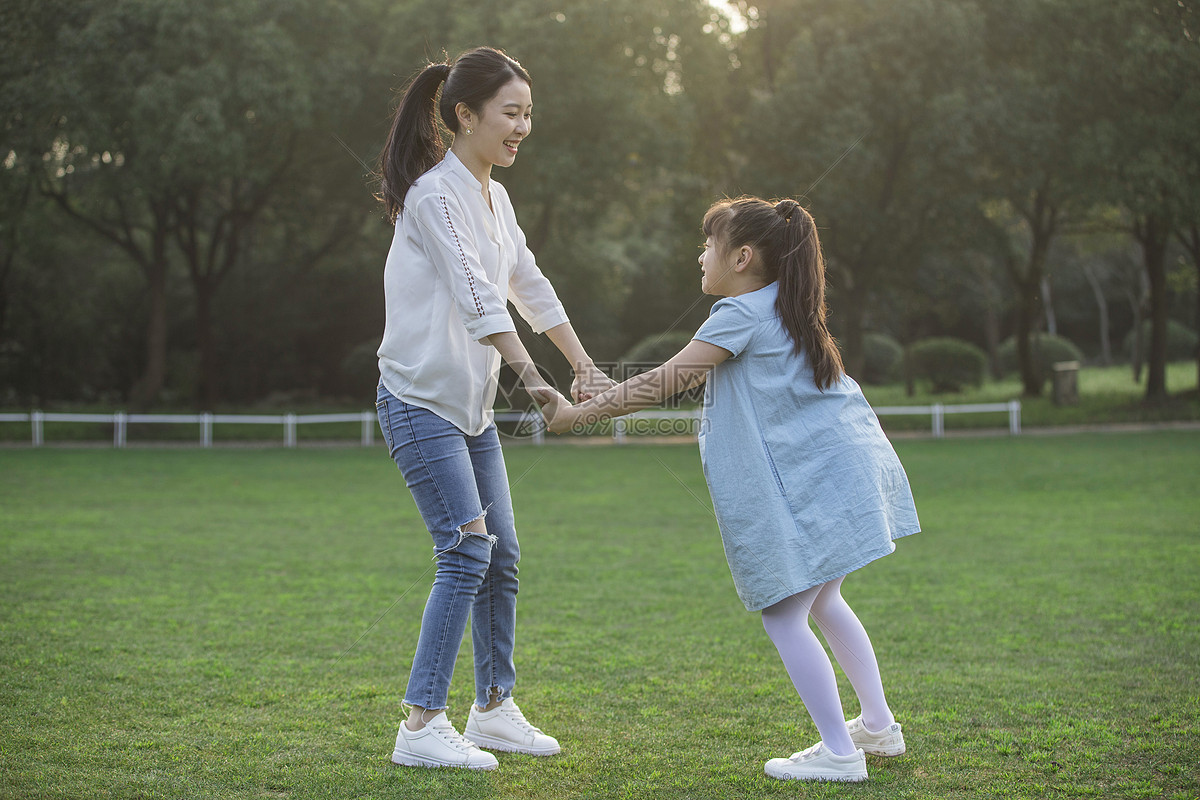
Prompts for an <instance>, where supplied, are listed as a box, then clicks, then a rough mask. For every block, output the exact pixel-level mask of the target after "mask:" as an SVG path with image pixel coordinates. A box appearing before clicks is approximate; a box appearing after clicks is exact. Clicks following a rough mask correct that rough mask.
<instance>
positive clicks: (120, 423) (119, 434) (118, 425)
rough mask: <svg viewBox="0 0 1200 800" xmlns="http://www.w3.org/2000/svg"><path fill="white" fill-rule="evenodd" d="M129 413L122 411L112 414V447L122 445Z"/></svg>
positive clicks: (123, 444)
mask: <svg viewBox="0 0 1200 800" xmlns="http://www.w3.org/2000/svg"><path fill="white" fill-rule="evenodd" d="M128 422H129V415H128V414H126V413H125V412H124V411H118V412H117V413H115V414H113V447H124V446H125V437H126V430H125V428H126V425H127V424H128Z"/></svg>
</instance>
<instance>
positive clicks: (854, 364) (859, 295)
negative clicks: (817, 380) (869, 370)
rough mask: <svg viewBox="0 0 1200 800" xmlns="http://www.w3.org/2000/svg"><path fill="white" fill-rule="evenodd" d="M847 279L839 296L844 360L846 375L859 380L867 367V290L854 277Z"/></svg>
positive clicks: (847, 276)
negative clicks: (864, 337) (865, 351)
mask: <svg viewBox="0 0 1200 800" xmlns="http://www.w3.org/2000/svg"><path fill="white" fill-rule="evenodd" d="M846 272H848V271H846ZM846 278H847V280H846V282H845V283H846V286H845V289H844V291H843V292H842V293H841V294H840V295H839V296H838V299H839V301H840V302H839V303H838V316H839V317H841V319H842V321H843V323H844V324H843V325H842V358H843V359H844V361H845V364H844V366H845V368H846V374H847V375H849V376H850V377H851V378H854V379H855V380H859V379H860V378H862V376H863V369H864V367H865V366H866V354H865V353H864V351H863V324H864V322H865V320H866V313H867V298H866V289H865V288H861V289H860V288H859V284H858V281H855V280H854V279H853V276H851V275H846Z"/></svg>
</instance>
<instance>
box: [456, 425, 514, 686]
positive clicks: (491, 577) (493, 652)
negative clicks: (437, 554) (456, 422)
mask: <svg viewBox="0 0 1200 800" xmlns="http://www.w3.org/2000/svg"><path fill="white" fill-rule="evenodd" d="M468 446H469V447H470V451H471V463H472V464H473V466H474V469H475V484H476V486H478V487H479V499H480V501H481V502H482V503H483V507H484V508H485V509H486V511H485V520H484V521H485V524H486V525H487V531H488V533H489V534H491V535H492V536H493V537H495V544H494V545H493V546H492V552H491V561H490V563H489V565H488V569H487V573H486V574H485V575H484V577H483V583H482V584H481V585H480V587H479V592H478V594H476V596H475V603H474V605H473V606H472V609H471V642H472V646H473V650H474V653H475V704H476V705H477V706H478V707H479V708H480V709H488V707H489V706H493V707H494V706H496V705H499V704H500V703H501V702H502V701H503V700H504V699H506V698H508V697H511V696H512V690H513V686H514V684H515V683H516V668H515V667H514V665H513V648H514V646H515V642H516V625H517V562H518V561H519V560H520V558H521V549H520V546H519V545H518V544H517V530H516V525H515V522H514V520H513V510H512V497H511V494H510V489H509V485H508V473H507V472H506V470H505V466H504V454H503V452H502V451H501V449H500V439H499V437H498V436H497V435H496V428H495V426H492V427H490V428H488V429H487V430H486V431H484V432H483V433H482V434H480V435H479V436H476V437H473V438H470V439H468Z"/></svg>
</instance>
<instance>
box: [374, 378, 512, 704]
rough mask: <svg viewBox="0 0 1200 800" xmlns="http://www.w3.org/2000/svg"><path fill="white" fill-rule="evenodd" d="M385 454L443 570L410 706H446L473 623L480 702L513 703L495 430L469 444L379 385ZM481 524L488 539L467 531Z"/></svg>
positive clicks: (508, 536) (506, 542) (500, 461)
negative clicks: (396, 470) (399, 475)
mask: <svg viewBox="0 0 1200 800" xmlns="http://www.w3.org/2000/svg"><path fill="white" fill-rule="evenodd" d="M375 407H376V410H377V412H378V414H379V427H380V429H381V430H382V431H383V438H384V441H385V442H386V443H387V446H388V451H389V452H390V453H391V456H392V459H393V460H394V461H395V462H396V466H398V467H399V468H400V472H401V473H402V474H403V475H404V481H405V483H406V484H407V485H408V489H409V491H410V492H412V496H413V500H414V501H416V504H417V509H418V510H419V511H420V512H421V517H422V519H423V520H424V521H425V527H426V528H428V529H429V533H430V535H431V536H432V537H433V549H434V558H435V559H436V560H437V572H436V574H435V575H434V579H433V589H432V590H431V591H430V592H429V599H428V600H426V601H425V612H424V614H423V615H422V617H421V635H420V637H419V638H418V639H417V651H416V654H415V655H414V656H413V663H412V671H411V673H410V674H409V678H408V688H407V690H406V691H405V693H404V700H405V702H407V703H410V704H412V705H416V706H421V707H422V708H429V709H442V708H446V704H447V695H448V693H449V690H450V679H451V677H452V676H453V675H454V662H455V659H456V658H457V657H458V650H459V647H460V646H461V645H462V640H463V634H464V632H465V630H466V624H467V617H468V615H469V616H470V618H471V641H472V644H473V647H474V654H475V702H476V704H478V705H480V706H483V705H486V704H487V702H488V700H489V699H495V698H498V699H501V700H503V699H505V698H507V697H509V696H511V695H512V689H513V685H514V684H515V683H516V669H515V667H514V666H513V646H514V641H515V635H516V623H517V561H518V560H519V559H520V557H521V551H520V548H519V547H518V545H517V531H516V527H515V525H514V522H513V511H512V502H511V500H510V496H509V487H508V474H507V472H506V470H505V467H504V454H503V453H502V452H501V450H500V438H499V437H498V436H497V435H496V426H495V425H491V426H489V427H488V428H487V429H486V430H485V431H484V432H483V433H481V434H479V435H478V436H468V435H467V434H465V433H463V432H462V431H461V430H459V429H458V428H457V427H455V426H454V425H452V424H450V423H449V422H447V421H446V420H444V419H442V418H441V417H439V416H438V415H437V414H435V413H433V412H432V411H429V410H428V409H424V408H421V407H419V406H414V405H409V404H408V403H405V402H404V401H402V400H399V399H398V398H396V397H395V396H394V395H393V394H392V393H391V392H389V391H388V390H387V389H386V388H384V387H383V385H382V384H381V385H380V387H379V395H378V399H377V401H376V404H375ZM480 518H483V521H484V525H485V526H486V527H487V533H486V534H479V533H473V532H468V531H464V530H463V528H464V527H465V526H466V525H468V524H470V523H471V522H472V521H474V520H477V519H480Z"/></svg>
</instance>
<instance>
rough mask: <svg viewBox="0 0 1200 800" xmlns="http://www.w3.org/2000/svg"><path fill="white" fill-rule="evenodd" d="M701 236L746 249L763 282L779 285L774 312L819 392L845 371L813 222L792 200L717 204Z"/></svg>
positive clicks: (745, 199)
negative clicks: (753, 253) (830, 320)
mask: <svg viewBox="0 0 1200 800" xmlns="http://www.w3.org/2000/svg"><path fill="white" fill-rule="evenodd" d="M704 234H705V236H712V237H714V238H715V239H716V240H717V241H718V243H719V246H720V247H722V248H725V249H729V248H735V247H741V246H743V245H750V246H751V247H752V248H754V250H755V251H756V252H757V253H758V256H759V263H760V265H761V266H760V268H761V269H762V272H763V277H764V278H765V279H766V280H767V281H778V282H779V294H778V296H777V298H776V300H775V310H776V311H778V312H779V317H780V321H781V322H782V323H783V327H784V328H785V329H786V330H787V332H788V336H790V337H791V340H792V342H793V344H794V345H795V348H796V352H798V353H799V352H804V353H806V354H807V355H808V361H809V364H810V365H811V366H812V370H813V380H814V381H815V382H816V384H817V388H818V389H820V390H821V391H824V390H825V389H828V388H829V387H830V386H832V385H833V384H834V383H836V382H837V381H838V379H840V378H841V376H842V375H843V374H844V373H845V369H844V368H843V366H842V354H841V352H840V351H839V350H838V346H837V341H836V340H835V339H834V338H833V335H832V334H830V332H829V326H828V322H827V320H826V316H827V313H828V310H827V308H826V305H825V257H824V255H823V254H822V253H821V242H820V240H819V239H818V237H817V223H816V221H815V220H814V219H813V218H812V215H811V214H809V213H808V211H806V210H805V209H804V207H802V206H801V205H800V204H799V203H797V202H796V201H795V200H791V199H785V200H780V201H778V202H776V203H769V202H767V201H765V200H760V199H759V198H757V197H741V198H738V199H737V200H729V199H726V200H721V201H718V202H717V203H715V204H714V205H713V206H712V208H710V209H709V210H708V213H707V214H705V215H704Z"/></svg>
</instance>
